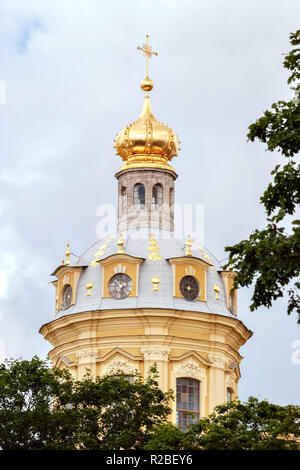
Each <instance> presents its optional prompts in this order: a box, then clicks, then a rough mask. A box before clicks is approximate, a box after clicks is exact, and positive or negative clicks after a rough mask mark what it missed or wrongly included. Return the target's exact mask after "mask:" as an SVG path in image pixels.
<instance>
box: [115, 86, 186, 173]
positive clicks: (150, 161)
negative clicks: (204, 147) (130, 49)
mask: <svg viewBox="0 0 300 470" xmlns="http://www.w3.org/2000/svg"><path fill="white" fill-rule="evenodd" d="M141 88H142V89H143V90H145V91H148V90H150V89H152V88H153V82H152V80H151V79H150V78H149V77H146V78H145V80H143V81H142V82H141ZM179 143H180V141H179V140H178V137H177V135H176V134H175V133H174V132H173V131H172V129H170V128H169V127H168V126H167V125H165V124H164V123H161V122H159V121H158V120H157V119H156V118H155V117H154V115H153V112H152V109H151V103H150V97H149V95H148V93H146V96H145V100H144V106H143V110H142V113H141V115H140V117H139V119H138V120H137V121H135V122H133V123H132V124H130V125H129V126H127V127H125V128H124V129H122V130H121V131H120V132H119V133H118V134H117V138H116V139H115V145H114V147H115V149H116V154H117V155H119V156H120V157H121V158H122V160H123V161H124V162H125V164H124V165H123V166H122V167H121V168H120V169H119V171H121V170H125V169H128V168H145V167H148V168H149V167H150V168H163V169H166V170H171V171H174V168H173V167H172V166H171V165H169V163H168V162H169V161H170V160H172V158H173V157H175V156H177V155H178V150H180V147H179Z"/></svg>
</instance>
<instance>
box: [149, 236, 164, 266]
mask: <svg viewBox="0 0 300 470" xmlns="http://www.w3.org/2000/svg"><path fill="white" fill-rule="evenodd" d="M147 250H148V251H151V253H150V254H149V255H148V259H151V260H152V261H160V260H161V255H160V254H159V253H158V251H160V248H159V246H158V241H157V240H155V238H154V235H149V246H148V248H147Z"/></svg>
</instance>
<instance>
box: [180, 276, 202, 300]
mask: <svg viewBox="0 0 300 470" xmlns="http://www.w3.org/2000/svg"><path fill="white" fill-rule="evenodd" d="M179 288H180V292H181V294H182V296H183V297H184V298H185V300H196V299H197V297H198V295H199V285H198V282H197V280H196V279H195V278H194V277H193V276H184V277H183V278H182V279H181V281H180V284H179Z"/></svg>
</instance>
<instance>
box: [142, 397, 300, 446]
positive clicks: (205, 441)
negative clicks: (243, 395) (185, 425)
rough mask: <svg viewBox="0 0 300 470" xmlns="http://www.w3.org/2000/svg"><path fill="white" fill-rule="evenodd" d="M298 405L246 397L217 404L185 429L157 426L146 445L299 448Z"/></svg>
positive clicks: (299, 415) (299, 421)
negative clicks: (272, 402) (243, 401)
mask: <svg viewBox="0 0 300 470" xmlns="http://www.w3.org/2000/svg"><path fill="white" fill-rule="evenodd" d="M299 436H300V407H299V406H294V405H288V406H279V405H273V404H271V403H269V402H268V401H266V400H263V401H259V400H258V399H257V398H254V397H249V399H248V401H247V402H245V403H241V402H240V401H235V402H230V403H228V404H226V405H220V406H217V407H216V408H215V410H214V412H213V413H212V414H211V415H210V416H209V418H205V419H201V420H200V421H199V422H198V423H197V424H192V425H191V426H190V427H189V429H188V431H187V432H186V433H184V432H182V431H181V430H179V429H178V428H177V427H176V426H174V425H171V424H169V425H168V426H165V425H162V426H160V427H157V428H156V429H155V431H154V433H153V435H152V437H151V439H150V440H149V441H148V443H147V444H146V446H145V448H146V449H156V450H166V449H175V448H176V449H178V450H188V449H190V450H191V449H199V450H200V449H202V450H299V445H300V444H299V440H298V442H297V439H298V438H299Z"/></svg>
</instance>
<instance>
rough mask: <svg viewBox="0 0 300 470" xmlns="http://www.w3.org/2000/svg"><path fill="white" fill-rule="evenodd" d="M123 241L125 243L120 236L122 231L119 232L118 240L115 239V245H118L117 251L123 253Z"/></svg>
mask: <svg viewBox="0 0 300 470" xmlns="http://www.w3.org/2000/svg"><path fill="white" fill-rule="evenodd" d="M124 243H125V241H124V240H123V238H122V233H120V237H119V240H118V241H117V245H118V247H119V248H118V251H117V253H125V250H124Z"/></svg>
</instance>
